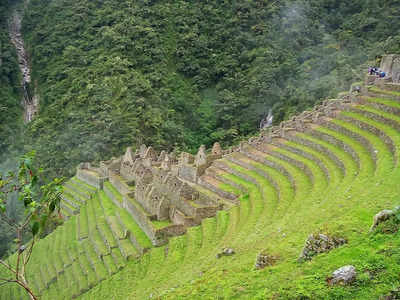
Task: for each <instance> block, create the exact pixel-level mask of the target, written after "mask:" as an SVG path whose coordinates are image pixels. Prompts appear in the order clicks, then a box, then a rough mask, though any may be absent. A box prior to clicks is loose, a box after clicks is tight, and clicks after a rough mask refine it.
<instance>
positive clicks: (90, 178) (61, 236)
mask: <svg viewBox="0 0 400 300" xmlns="http://www.w3.org/2000/svg"><path fill="white" fill-rule="evenodd" d="M393 87H396V88H397V91H393V90H392V88H393ZM399 99H400V86H399V85H396V86H393V85H387V86H385V87H384V89H382V87H374V86H372V87H369V88H368V91H367V90H365V91H364V92H363V94H362V95H358V96H354V95H353V97H352V101H349V100H343V99H341V100H332V101H327V102H325V103H324V104H322V105H321V106H319V107H315V108H314V109H313V111H310V112H304V113H302V114H301V115H300V116H299V117H296V118H295V119H293V120H291V121H289V122H286V123H285V124H282V126H280V127H279V128H278V127H277V128H274V129H273V131H272V135H271V133H269V134H268V132H264V133H263V134H262V135H260V136H258V137H254V138H251V139H250V140H249V141H248V142H246V143H242V144H241V146H240V147H237V148H233V149H230V150H229V149H228V150H225V151H223V156H222V158H220V159H216V160H214V161H213V163H212V164H211V166H209V167H208V168H207V169H206V170H205V172H204V173H203V175H202V176H201V177H200V178H199V180H196V181H195V182H193V183H191V186H193V187H196V186H197V185H199V188H200V189H199V190H198V191H199V192H200V194H203V195H208V196H209V197H213V198H214V199H216V200H217V201H218V202H219V203H221V204H223V205H222V206H221V208H222V207H224V208H225V209H224V210H222V211H219V212H217V213H216V216H215V217H212V218H206V219H203V220H202V222H201V225H200V226H194V227H188V228H187V232H186V233H185V234H184V235H181V236H178V237H170V238H169V242H168V244H166V245H162V246H158V247H153V246H152V245H151V243H150V240H149V234H148V232H147V231H144V229H143V228H144V227H143V224H142V223H141V222H142V221H140V220H139V219H138V218H137V217H138V214H139V215H140V214H142V213H143V214H146V213H148V214H150V213H149V210H148V209H149V208H146V209H144V208H142V212H140V213H139V212H138V210H136V211H135V212H132V211H131V209H130V207H131V206H130V205H134V206H136V207H139V206H140V204H139V202H138V201H139V198H137V199H134V198H132V197H133V196H132V195H133V193H132V191H135V190H136V189H141V188H142V186H141V182H140V181H137V182H136V184H135V186H133V185H132V184H130V183H129V182H127V181H126V180H127V179H124V178H125V177H124V176H127V175H126V174H125V171H123V169H122V168H123V166H126V162H127V161H129V160H130V159H131V156H130V154H125V156H124V158H123V160H119V163H115V161H114V160H113V161H110V162H108V163H107V165H108V167H107V168H105V165H102V166H101V170H103V171H101V170H100V169H96V168H91V167H90V166H88V165H85V166H81V167H80V169H79V170H80V171H79V172H78V173H77V176H78V177H79V178H81V179H82V180H85V181H86V182H87V183H84V182H82V181H81V180H80V179H77V178H73V179H72V180H70V181H69V182H68V183H67V184H66V190H65V195H64V201H63V214H64V215H65V216H67V217H68V220H67V221H66V222H65V224H64V225H63V226H61V227H59V228H58V229H57V230H56V231H55V232H53V233H52V234H50V235H49V236H47V237H46V239H44V240H42V241H41V242H40V243H39V244H38V246H37V248H36V249H35V252H34V254H33V258H32V266H31V267H32V269H31V271H30V276H29V279H30V280H31V282H32V284H33V285H34V287H35V290H36V292H38V293H40V294H41V295H42V298H43V299H71V298H75V297H78V296H79V295H80V299H113V298H114V299H152V298H157V299H216V298H218V299H338V298H340V299H377V298H378V297H379V296H382V295H385V294H388V293H391V291H393V290H394V293H395V290H396V287H397V286H398V285H399V284H400V282H399V280H398V272H399V270H400V265H399V263H398V258H399V257H400V252H399V250H398V249H399V243H400V235H399V233H398V231H397V230H398V226H399V224H398V222H397V221H396V219H394V222H395V223H393V224H394V227H389V228H387V229H385V228H384V227H381V230H378V231H377V232H375V233H370V232H369V229H370V225H371V223H372V217H373V216H374V214H376V213H377V212H379V211H380V210H382V209H386V208H393V207H395V206H396V205H398V204H399V200H400V187H399V185H398V184H397V183H398V182H399V179H400V168H399V153H400V152H399V151H400V118H399V113H400V105H399ZM145 148H146V147H144V148H143V149H144V150H143V151H144V153H141V154H140V157H139V156H137V155H136V156H135V157H136V160H138V162H140V161H141V160H142V159H143V164H146V165H147V166H149V164H150V165H152V166H153V168H155V169H159V170H161V169H162V168H164V166H163V163H161V165H160V160H158V159H157V157H154V155H153V154H151V155H150V152H151V151H150V150H149V149H145ZM213 151H216V152H217V150H213ZM127 153H130V152H129V151H128V152H127ZM199 153H200V152H199ZM138 155H139V154H138ZM149 155H150V156H149ZM163 157H164V159H165V156H163ZM197 157H199V155H198V156H197ZM182 159H184V160H185V155H184V156H182ZM196 159H198V158H196ZM168 161H169V160H168ZM118 164H120V166H121V169H120V171H119V172H121V173H120V175H116V174H114V175H112V174H113V172H114V171H111V170H115V172H117V171H116V170H118V167H117V165H118ZM181 167H185V165H181V162H180V163H179V165H178V169H179V168H181ZM187 167H188V165H186V167H185V168H187ZM133 168H134V170H135V171H134V172H139V173H140V174H145V173H143V170H141V168H143V167H140V164H139V165H135V166H134V167H133ZM104 170H108V171H107V172H111V173H108V175H107V176H106V177H104V174H105V173H102V172H105V171H104ZM171 170H172V171H171V172H174V171H173V170H174V167H171ZM101 174H103V175H101ZM160 174H162V172H161V173H160ZM179 174H180V171H178V177H179V178H184V177H185V176H186V175H184V174H182V175H179ZM170 176H171V175H168V176H167V177H168V178H171V177H170ZM144 178H146V181H148V180H149V177H148V176H147V175H146V176H145V177H144ZM185 178H186V177H185ZM200 179H201V180H200ZM104 180H105V181H104ZM166 182H167V183H169V181H168V180H167V181H166ZM173 182H174V181H171V184H173ZM185 182H188V183H190V181H185ZM204 182H207V183H208V184H207V185H204V184H203V183H204ZM88 183H90V184H91V185H92V186H90V185H88ZM94 186H97V188H98V189H97V190H96V188H95V187H94ZM154 187H155V186H153V188H154ZM138 192H139V194H137V193H135V195H138V196H139V195H140V191H138ZM179 193H180V192H179ZM185 193H186V192H185ZM228 194H236V195H237V196H238V200H239V201H240V203H239V205H237V206H232V205H226V204H227V200H228V199H227V198H226V197H227V196H226V195H228ZM211 195H213V196H211ZM221 195H223V196H221ZM185 197H186V196H185ZM198 199H201V197H200V198H198ZM203 199H205V198H203ZM127 201H128V202H129V203H130V204H128V203H127ZM192 201H193V202H194V203H192V204H190V205H193V206H198V204H196V205H195V203H196V201H197V200H196V198H192ZM188 203H191V202H190V201H189V202H188ZM175 205H177V204H175ZM177 207H178V206H177ZM150 220H153V221H151V222H154V223H153V225H152V226H154V228H158V229H159V228H164V227H168V226H171V225H173V224H171V223H169V222H166V221H163V222H159V221H155V219H154V216H153V217H151V219H150ZM176 221H177V220H175V219H174V220H173V222H176ZM157 222H158V223H157ZM178 222H179V220H178ZM396 222H397V223H396ZM312 233H325V234H328V235H335V236H339V237H342V238H345V239H346V240H347V244H346V245H344V246H342V247H339V248H337V249H334V250H331V251H330V252H328V253H325V254H321V255H317V256H315V257H314V258H313V259H312V260H311V261H307V262H298V260H297V258H298V257H299V255H300V253H301V250H302V247H303V245H304V241H305V240H306V238H307V237H308V236H309V235H310V234H312ZM153 244H154V241H153ZM223 247H231V248H233V249H234V251H235V254H234V255H231V256H222V257H220V258H218V256H217V257H216V255H217V254H218V253H220V252H221V248H223ZM259 253H265V254H268V255H270V256H271V257H273V265H272V266H268V267H266V268H265V269H263V270H256V269H255V268H254V263H255V259H256V256H257V255H258V254H259ZM11 259H12V258H11ZM350 264H351V265H354V266H355V267H356V270H357V272H358V276H357V279H356V281H355V282H354V283H353V284H352V285H351V286H341V285H339V286H329V285H328V284H327V282H326V280H327V278H328V277H329V276H330V275H331V273H332V272H333V271H334V270H336V269H337V268H339V267H341V266H343V265H350ZM2 291H4V292H2V294H0V295H1V296H0V299H9V298H10V297H11V298H16V297H18V298H22V299H25V298H24V296H23V294H22V292H21V290H20V289H17V288H15V287H14V288H10V289H2Z"/></svg>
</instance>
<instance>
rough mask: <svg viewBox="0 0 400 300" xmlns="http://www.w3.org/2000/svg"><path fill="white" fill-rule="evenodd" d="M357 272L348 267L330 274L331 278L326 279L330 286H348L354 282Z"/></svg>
mask: <svg viewBox="0 0 400 300" xmlns="http://www.w3.org/2000/svg"><path fill="white" fill-rule="evenodd" d="M356 277H357V271H356V268H355V267H354V266H351V265H348V266H344V267H341V268H339V269H337V270H336V271H334V272H333V273H332V277H329V278H328V283H329V284H330V285H335V284H339V285H349V284H351V283H352V282H353V281H354V280H356Z"/></svg>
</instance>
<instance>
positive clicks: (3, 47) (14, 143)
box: [0, 0, 23, 257]
mask: <svg viewBox="0 0 400 300" xmlns="http://www.w3.org/2000/svg"><path fill="white" fill-rule="evenodd" d="M13 2H14V1H11V0H0V87H1V88H0V174H2V173H3V174H4V173H5V172H7V171H9V170H10V169H11V168H12V165H13V158H14V157H15V155H16V152H17V151H18V149H20V148H21V146H22V145H21V143H22V142H21V136H22V130H23V128H22V122H23V118H22V114H23V108H22V106H21V96H20V95H21V94H20V92H21V91H20V88H21V87H20V75H19V70H18V61H17V55H16V51H15V48H14V46H13V45H12V43H11V41H10V38H9V35H8V23H7V21H8V17H9V13H10V6H11V4H12V3H13ZM0 180H1V178H0ZM13 200H14V201H10V202H9V203H8V211H9V216H10V217H11V218H13V219H17V218H18V215H19V211H20V207H19V206H18V203H17V202H16V201H15V198H13ZM14 238H15V236H14V235H13V233H12V232H11V231H10V228H9V227H8V226H7V225H6V224H4V223H3V222H1V220H0V240H1V243H0V257H2V256H3V255H4V254H5V253H7V251H11V252H12V251H13V246H12V245H13V240H14Z"/></svg>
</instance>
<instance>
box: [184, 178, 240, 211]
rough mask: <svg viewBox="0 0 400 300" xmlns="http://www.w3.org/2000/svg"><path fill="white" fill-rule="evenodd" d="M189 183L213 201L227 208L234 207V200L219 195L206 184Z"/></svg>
mask: <svg viewBox="0 0 400 300" xmlns="http://www.w3.org/2000/svg"><path fill="white" fill-rule="evenodd" d="M221 182H224V179H222V180H221ZM225 182H226V181H225ZM188 184H189V185H190V186H191V187H193V188H194V189H195V190H196V191H198V192H199V193H200V194H203V195H205V196H206V197H209V198H210V199H211V200H212V201H214V202H215V203H218V204H221V205H223V206H224V207H225V208H230V207H232V206H233V205H234V203H233V201H232V200H230V199H226V198H224V197H221V196H220V195H218V194H217V193H215V192H214V191H212V190H210V189H208V188H207V187H205V186H202V185H198V184H190V183H188ZM229 192H232V190H230V191H229ZM236 202H237V201H236ZM237 203H238V202H237Z"/></svg>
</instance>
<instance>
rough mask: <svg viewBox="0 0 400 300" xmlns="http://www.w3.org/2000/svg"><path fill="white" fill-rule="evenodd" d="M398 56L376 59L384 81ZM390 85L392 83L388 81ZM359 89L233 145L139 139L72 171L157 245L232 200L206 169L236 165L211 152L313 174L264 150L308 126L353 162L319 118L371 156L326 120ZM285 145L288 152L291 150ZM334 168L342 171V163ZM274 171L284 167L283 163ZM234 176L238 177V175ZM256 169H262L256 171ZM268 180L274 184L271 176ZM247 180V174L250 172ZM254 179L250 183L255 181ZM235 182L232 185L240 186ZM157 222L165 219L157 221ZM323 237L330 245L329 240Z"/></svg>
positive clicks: (358, 97) (359, 95)
mask: <svg viewBox="0 0 400 300" xmlns="http://www.w3.org/2000/svg"><path fill="white" fill-rule="evenodd" d="M399 58H400V56H396V55H388V56H385V57H384V58H383V59H382V66H381V68H382V69H383V70H384V71H385V72H387V74H388V77H387V78H386V79H385V80H386V81H387V80H388V78H391V79H394V80H397V77H396V76H398V75H397V74H398V72H399V67H398V60H399ZM375 79H376V77H375ZM375 81H376V80H375ZM375 81H374V82H375ZM386 81H385V82H384V83H383V84H384V85H385V88H386V87H387V86H386V85H387V84H388V83H387V82H386ZM375 83H376V82H375ZM391 84H395V85H396V86H398V84H396V83H391ZM367 93H370V92H369V91H368V90H367V89H364V88H363V87H361V88H359V89H357V90H354V91H353V90H352V91H351V92H350V93H347V94H346V95H343V96H342V97H341V98H340V99H331V100H324V101H323V102H322V103H321V104H320V105H317V106H315V107H314V108H313V109H312V110H309V111H304V112H302V113H300V114H299V115H296V116H293V117H292V118H291V119H289V120H287V121H284V122H281V123H280V125H279V126H271V127H268V128H267V129H265V130H261V131H260V133H259V135H258V136H254V137H251V138H250V139H249V140H248V141H247V142H242V143H240V145H236V146H232V147H230V148H228V149H222V148H221V146H220V145H219V144H218V143H215V144H214V146H213V147H212V149H211V150H210V151H207V150H206V148H205V147H204V146H201V147H200V148H199V150H198V152H197V154H196V155H192V154H190V153H186V152H182V153H180V155H179V156H177V155H176V153H167V152H165V151H162V152H161V153H157V152H156V151H155V150H154V149H153V148H152V147H147V146H146V145H142V146H140V147H139V148H138V149H137V150H136V151H134V150H133V149H132V148H128V149H127V150H126V152H125V154H124V155H123V156H122V157H119V158H113V159H111V160H109V161H104V162H101V163H100V166H99V168H94V167H92V166H91V165H90V164H88V163H85V164H81V165H80V166H79V167H78V170H77V177H78V178H79V179H81V180H84V181H85V182H87V183H88V184H90V185H92V186H95V187H96V188H99V189H104V191H105V192H106V193H107V195H108V196H109V197H110V198H111V199H112V200H113V201H114V203H115V204H116V205H118V206H119V207H121V208H124V209H126V210H127V211H128V212H129V213H130V214H131V215H132V217H133V218H134V219H135V221H136V222H137V224H138V225H139V226H140V227H141V229H142V230H143V231H144V232H145V233H146V234H147V236H149V238H150V239H151V240H152V241H153V244H154V245H161V244H163V243H165V242H166V241H167V238H168V236H172V235H178V234H183V233H184V232H185V231H186V228H187V227H188V226H194V225H198V224H200V223H201V220H202V219H204V218H207V217H211V216H214V215H215V214H216V212H217V210H219V209H224V208H225V207H231V205H235V204H239V203H238V202H239V201H238V200H237V196H236V195H234V194H232V193H230V192H226V191H223V190H222V189H220V188H219V184H220V183H226V182H227V181H229V180H228V179H227V178H223V177H222V176H219V175H218V174H217V173H215V171H213V167H215V169H218V170H221V171H222V172H227V173H231V174H236V173H237V172H238V171H237V170H234V169H232V168H230V167H229V166H228V165H226V164H224V163H221V162H220V161H219V159H221V158H225V160H226V161H232V162H234V163H237V164H239V165H243V162H241V161H240V160H237V159H236V158H235V152H240V153H241V155H244V156H247V157H249V158H250V159H252V157H253V154H252V151H249V149H255V150H256V151H259V152H260V153H268V154H271V155H272V156H275V157H278V158H280V159H282V160H286V161H289V162H290V163H292V164H294V165H296V166H297V167H299V168H301V169H303V171H304V172H305V173H306V174H307V176H308V177H309V178H310V180H311V181H313V180H314V178H313V173H312V172H311V171H310V170H309V169H308V167H307V166H306V165H304V164H303V163H301V162H300V161H297V160H295V159H292V158H290V157H286V156H284V155H283V154H280V153H278V152H275V151H273V150H271V147H272V149H273V147H282V145H284V143H282V141H283V140H289V141H290V140H292V141H295V142H298V143H300V144H304V145H306V146H310V143H311V142H310V141H307V140H304V139H301V138H299V137H296V135H295V134H296V133H297V132H308V133H311V134H312V135H314V136H316V137H318V138H321V139H322V140H325V141H327V142H329V143H331V144H333V145H336V146H338V147H340V148H342V149H343V150H344V151H345V152H347V153H349V155H351V156H352V158H353V159H354V161H355V162H357V164H360V161H359V160H360V159H359V157H358V154H357V153H356V152H355V150H354V149H352V148H351V147H349V146H348V145H346V144H344V143H343V142H342V141H340V140H337V139H336V138H335V137H333V136H329V135H326V134H324V133H323V132H320V131H317V130H315V127H316V126H318V125H324V126H326V127H328V128H330V129H333V130H336V131H339V132H341V133H343V134H344V135H348V136H351V137H352V138H354V139H356V140H358V141H359V142H360V143H362V144H363V145H364V146H365V147H366V148H367V149H368V150H369V152H370V153H371V155H372V157H373V159H374V161H375V159H376V151H375V149H374V147H373V145H371V144H370V143H369V141H368V140H366V139H365V138H363V137H362V136H359V135H356V134H353V133H351V132H350V131H349V130H346V128H344V127H341V126H338V125H336V124H334V123H332V122H330V120H331V119H332V118H337V117H338V115H339V112H340V111H343V110H348V111H351V109H352V108H353V109H354V106H353V105H352V104H354V103H362V102H363V101H364V100H363V96H364V95H366V94H367ZM390 109H393V110H395V111H394V112H392V113H397V112H398V111H397V108H390ZM341 118H344V117H343V116H342V117H341ZM357 125H358V126H359V127H361V128H365V129H368V130H369V128H370V127H371V126H369V125H368V124H364V123H360V122H359V123H358V124H357ZM368 126H369V127H368ZM376 133H378V134H379V136H381V137H382V138H385V142H386V144H387V145H388V146H389V148H390V149H392V148H393V143H392V141H391V140H390V139H388V138H386V136H385V134H384V133H382V132H376ZM269 146H271V147H269ZM311 147H314V148H315V147H316V145H314V144H312V143H311ZM393 149H394V148H393ZM289 150H290V151H292V149H289ZM316 150H318V151H323V152H325V153H327V155H329V156H330V157H331V158H332V160H334V161H336V162H337V164H338V165H339V166H340V167H342V166H343V164H342V163H341V161H340V159H339V158H337V157H336V156H335V155H334V154H333V153H331V152H330V151H329V149H325V148H323V147H322V149H319V148H318V149H316ZM298 151H301V150H298ZM298 154H300V155H303V156H306V155H307V154H304V153H298ZM306 157H309V159H312V160H314V161H316V162H317V163H318V162H319V160H318V159H316V158H315V157H310V155H309V154H308V156H306ZM261 163H267V164H272V165H271V166H272V167H274V168H278V169H279V167H280V166H279V165H276V164H273V163H272V162H268V161H265V160H264V161H262V162H261ZM319 165H320V167H321V169H322V170H323V172H324V173H325V174H326V177H327V178H328V179H329V176H330V174H329V171H328V170H327V169H326V168H324V164H323V163H322V162H320V163H319ZM244 167H246V168H249V167H251V166H250V165H246V166H244ZM281 169H282V168H280V170H281ZM342 169H343V172H345V169H344V166H343V167H342ZM281 171H282V170H281ZM282 172H283V173H285V170H283V171H282ZM239 175H240V176H241V177H243V176H244V175H243V174H239ZM260 175H262V176H265V174H264V173H263V174H260ZM289 177H290V176H289ZM269 179H270V181H271V182H272V184H273V185H274V186H275V184H274V180H273V179H271V178H269ZM248 180H249V181H250V182H253V181H254V180H253V179H252V178H251V177H249V178H248ZM106 181H109V182H110V183H111V184H112V186H114V187H115V189H117V190H118V192H119V193H120V194H121V195H122V199H121V197H119V198H118V197H116V196H115V194H114V193H113V191H112V189H111V188H110V187H109V186H108V184H104V183H105V182H106ZM255 184H258V183H257V182H255ZM276 186H278V185H276ZM238 188H239V189H240V186H239V187H238ZM294 188H295V186H294ZM160 222H161V223H162V224H164V225H165V226H160ZM318 240H320V239H318ZM327 243H328V244H329V245H330V244H331V240H329V241H328V242H327ZM333 244H335V246H336V244H337V243H336V242H335V241H333ZM339 244H340V243H339ZM328 248H330V247H328ZM317 252H318V251H317Z"/></svg>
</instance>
